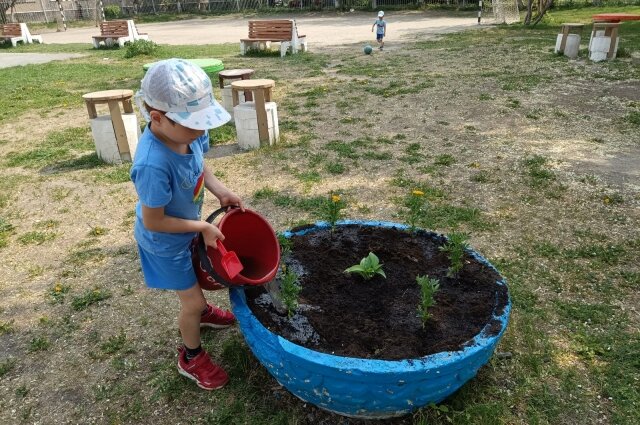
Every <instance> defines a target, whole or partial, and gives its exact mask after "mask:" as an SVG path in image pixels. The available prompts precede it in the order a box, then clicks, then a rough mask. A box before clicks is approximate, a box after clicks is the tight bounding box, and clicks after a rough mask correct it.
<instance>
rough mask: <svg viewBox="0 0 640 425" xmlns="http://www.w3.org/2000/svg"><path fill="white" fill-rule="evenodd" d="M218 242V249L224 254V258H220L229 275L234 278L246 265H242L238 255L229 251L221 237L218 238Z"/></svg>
mask: <svg viewBox="0 0 640 425" xmlns="http://www.w3.org/2000/svg"><path fill="white" fill-rule="evenodd" d="M216 243H217V245H218V251H220V254H221V255H222V258H221V259H220V263H221V264H222V268H223V269H224V271H225V272H227V274H228V275H229V277H230V278H231V279H233V278H234V277H236V276H237V275H238V273H240V272H241V271H242V269H243V268H244V267H243V266H242V263H241V262H240V259H239V258H238V255H237V254H236V253H235V252H233V251H227V249H226V248H225V247H224V245H223V244H222V242H220V239H217V240H216Z"/></svg>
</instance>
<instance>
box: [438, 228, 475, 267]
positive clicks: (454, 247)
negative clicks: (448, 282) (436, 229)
mask: <svg viewBox="0 0 640 425" xmlns="http://www.w3.org/2000/svg"><path fill="white" fill-rule="evenodd" d="M447 239H448V240H447V242H446V243H445V244H444V245H443V246H441V247H440V251H442V252H444V253H446V254H447V258H448V259H449V261H450V262H451V263H450V265H449V270H447V277H455V276H457V275H458V273H459V272H460V270H462V266H463V262H462V258H463V256H464V251H465V249H467V248H468V247H469V244H467V240H468V239H469V235H467V234H466V233H461V232H452V233H449V234H448V235H447Z"/></svg>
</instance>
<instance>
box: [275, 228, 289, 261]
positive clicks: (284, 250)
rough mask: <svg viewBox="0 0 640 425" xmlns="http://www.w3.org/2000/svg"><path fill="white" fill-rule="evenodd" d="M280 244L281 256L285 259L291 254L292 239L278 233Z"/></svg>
mask: <svg viewBox="0 0 640 425" xmlns="http://www.w3.org/2000/svg"><path fill="white" fill-rule="evenodd" d="M277 236H278V243H279V244H280V254H281V255H282V256H283V257H284V256H286V255H289V254H290V253H291V239H290V238H288V237H286V236H285V235H283V234H282V233H280V232H278V233H277Z"/></svg>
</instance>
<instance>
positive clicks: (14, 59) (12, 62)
mask: <svg viewBox="0 0 640 425" xmlns="http://www.w3.org/2000/svg"><path fill="white" fill-rule="evenodd" d="M81 56H83V55H81V54H78V53H5V52H1V53H0V68H9V67H12V66H19V65H30V64H36V63H47V62H51V61H54V60H64V59H71V58H79V57H81Z"/></svg>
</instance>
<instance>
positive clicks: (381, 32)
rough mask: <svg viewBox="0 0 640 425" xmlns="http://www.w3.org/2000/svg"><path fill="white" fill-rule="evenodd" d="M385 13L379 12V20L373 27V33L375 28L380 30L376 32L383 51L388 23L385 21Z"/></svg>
mask: <svg viewBox="0 0 640 425" xmlns="http://www.w3.org/2000/svg"><path fill="white" fill-rule="evenodd" d="M383 18H384V12H383V11H382V10H381V11H380V12H378V19H376V21H375V22H374V23H373V25H372V26H371V32H373V29H374V28H376V27H377V28H378V30H377V31H376V41H377V42H378V44H379V45H380V47H379V49H380V50H382V49H383V48H384V40H383V39H384V36H385V35H386V34H387V21H385V20H384V19H383Z"/></svg>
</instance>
